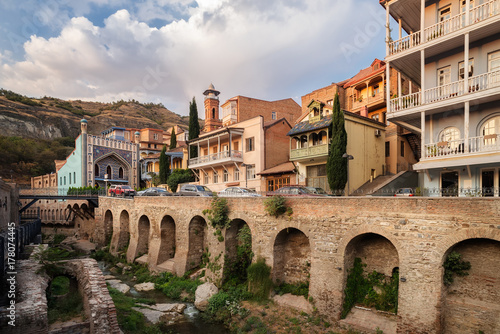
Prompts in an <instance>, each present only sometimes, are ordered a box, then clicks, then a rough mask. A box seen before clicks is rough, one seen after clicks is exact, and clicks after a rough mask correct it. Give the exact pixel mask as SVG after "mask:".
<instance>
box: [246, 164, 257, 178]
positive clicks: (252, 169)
mask: <svg viewBox="0 0 500 334" xmlns="http://www.w3.org/2000/svg"><path fill="white" fill-rule="evenodd" d="M252 179H255V165H247V180H252Z"/></svg>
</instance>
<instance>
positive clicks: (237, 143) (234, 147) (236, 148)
mask: <svg viewBox="0 0 500 334" xmlns="http://www.w3.org/2000/svg"><path fill="white" fill-rule="evenodd" d="M239 144H240V142H237V141H235V142H234V143H233V150H235V151H238V146H239Z"/></svg>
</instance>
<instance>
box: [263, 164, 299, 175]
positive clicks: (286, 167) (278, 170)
mask: <svg viewBox="0 0 500 334" xmlns="http://www.w3.org/2000/svg"><path fill="white" fill-rule="evenodd" d="M294 170H295V165H294V164H293V162H290V161H287V162H285V163H282V164H281V165H278V166H274V167H272V168H269V169H266V170H264V171H262V172H260V173H257V174H258V175H271V174H283V173H291V172H293V171H294Z"/></svg>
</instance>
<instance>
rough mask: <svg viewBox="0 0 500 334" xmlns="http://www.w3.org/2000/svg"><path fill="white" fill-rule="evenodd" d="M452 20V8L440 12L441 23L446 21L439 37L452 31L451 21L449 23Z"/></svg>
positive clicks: (448, 7)
mask: <svg viewBox="0 0 500 334" xmlns="http://www.w3.org/2000/svg"><path fill="white" fill-rule="evenodd" d="M450 18H451V6H446V7H444V8H442V9H440V10H439V22H444V21H446V22H445V23H443V24H442V25H441V26H440V28H441V29H440V30H439V36H442V35H444V34H447V33H448V32H449V31H450V21H448V20H449V19H450Z"/></svg>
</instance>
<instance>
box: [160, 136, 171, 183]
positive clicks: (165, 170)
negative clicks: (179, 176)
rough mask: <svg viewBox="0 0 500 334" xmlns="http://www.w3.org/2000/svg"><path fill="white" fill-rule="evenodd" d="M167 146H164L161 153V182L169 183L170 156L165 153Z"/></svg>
mask: <svg viewBox="0 0 500 334" xmlns="http://www.w3.org/2000/svg"><path fill="white" fill-rule="evenodd" d="M166 151H167V146H166V145H165V146H163V149H162V150H161V154H160V183H161V184H165V183H167V179H168V176H169V175H170V157H169V156H167V155H166V154H165V152H166Z"/></svg>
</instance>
